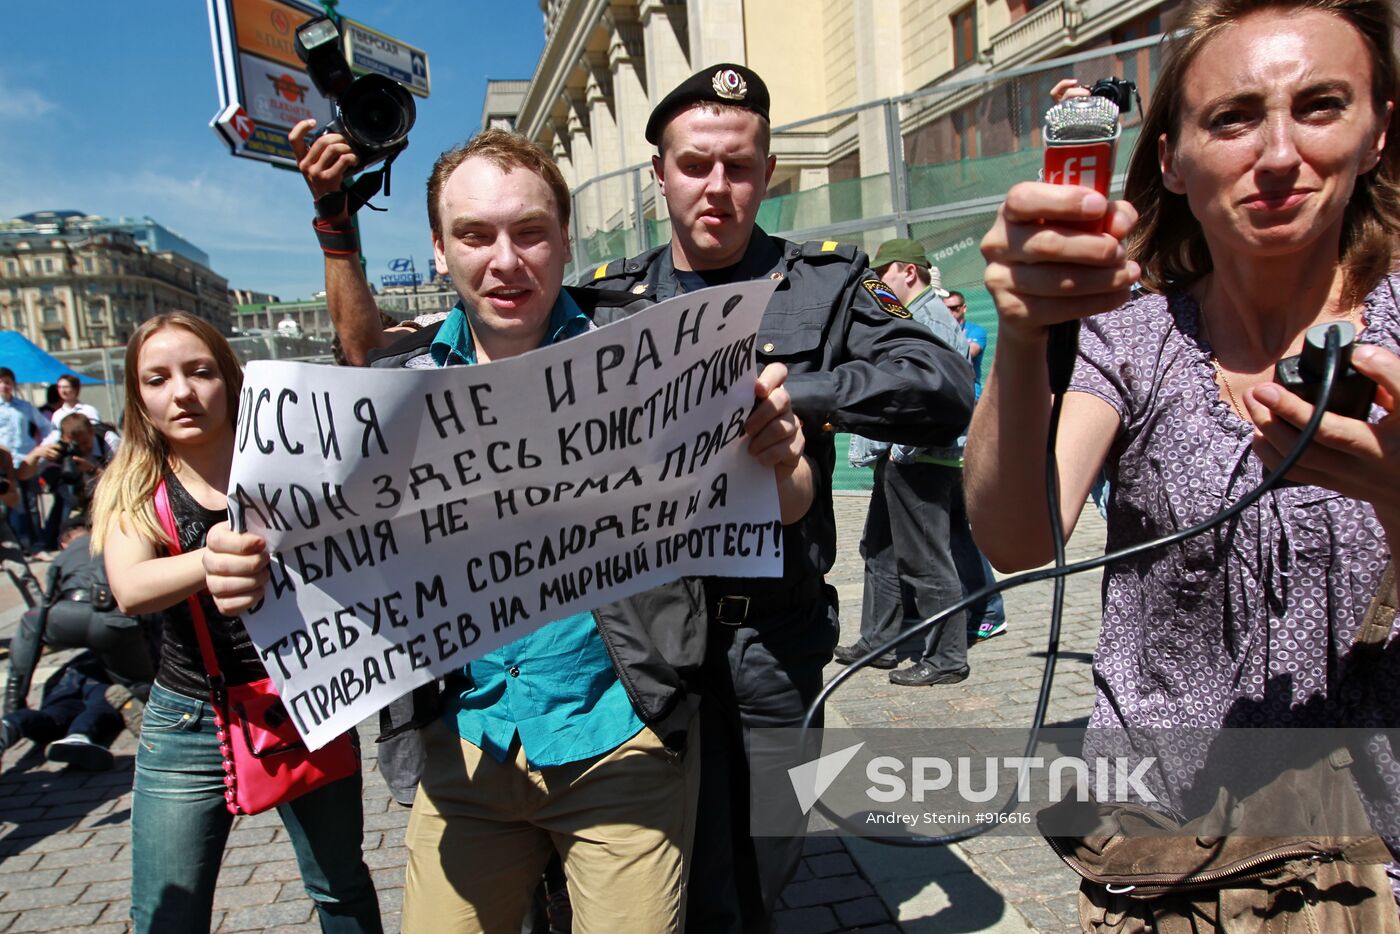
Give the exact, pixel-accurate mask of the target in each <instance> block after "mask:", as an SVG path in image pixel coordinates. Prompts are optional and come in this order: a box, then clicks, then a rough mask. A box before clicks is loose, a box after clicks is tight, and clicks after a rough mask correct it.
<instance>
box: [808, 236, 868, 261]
mask: <svg viewBox="0 0 1400 934" xmlns="http://www.w3.org/2000/svg"><path fill="white" fill-rule="evenodd" d="M802 258H803V259H809V260H810V259H815V260H822V259H839V260H843V261H845V262H847V263H850V262H853V261H854V260H855V258H856V248H855V247H854V246H852V245H851V244H849V243H837V242H836V241H835V240H808V241H807V242H806V243H804V244H802Z"/></svg>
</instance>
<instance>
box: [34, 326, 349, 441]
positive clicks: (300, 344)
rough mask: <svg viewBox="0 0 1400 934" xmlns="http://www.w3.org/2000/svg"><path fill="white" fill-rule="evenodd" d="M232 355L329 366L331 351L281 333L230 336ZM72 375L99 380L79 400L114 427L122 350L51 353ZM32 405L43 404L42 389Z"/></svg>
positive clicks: (121, 400) (122, 400)
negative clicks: (92, 407) (91, 406)
mask: <svg viewBox="0 0 1400 934" xmlns="http://www.w3.org/2000/svg"><path fill="white" fill-rule="evenodd" d="M229 344H231V345H232V346H233V352H234V353H235V354H237V355H238V359H239V360H242V361H243V362H244V363H251V362H252V361H254V360H304V361H306V362H308V363H330V362H331V348H330V344H329V343H327V342H326V341H322V340H315V339H313V338H309V337H289V336H286V335H283V334H266V335H260V336H244V337H230V338H229ZM53 356H54V357H55V358H57V359H58V360H60V361H61V362H62V363H63V364H64V365H65V366H67V367H68V368H69V369H70V370H71V371H72V372H74V373H77V374H79V375H82V376H88V377H91V378H92V379H94V380H101V381H102V382H101V383H100V384H99V385H95V386H85V387H83V401H84V402H86V403H88V404H89V405H93V406H96V407H97V411H98V412H100V413H101V414H102V417H103V418H104V419H106V420H107V421H109V422H111V423H112V424H114V425H115V424H116V423H117V420H118V419H119V418H120V417H121V414H122V410H123V408H124V407H125V405H126V386H125V380H126V348H125V347H101V348H97V349H94V350H65V351H59V352H58V353H55V354H53ZM31 401H33V402H35V403H36V404H37V403H39V402H42V401H43V393H42V390H40V391H39V392H38V398H32V399H31Z"/></svg>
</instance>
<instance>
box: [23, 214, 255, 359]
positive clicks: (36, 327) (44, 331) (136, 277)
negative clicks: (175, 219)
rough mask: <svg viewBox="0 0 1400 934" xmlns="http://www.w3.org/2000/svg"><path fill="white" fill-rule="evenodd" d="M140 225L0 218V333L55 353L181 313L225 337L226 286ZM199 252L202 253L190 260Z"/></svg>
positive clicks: (112, 341)
mask: <svg viewBox="0 0 1400 934" xmlns="http://www.w3.org/2000/svg"><path fill="white" fill-rule="evenodd" d="M161 233H164V234H166V235H168V236H167V237H166V238H165V242H167V243H174V241H173V240H170V239H169V238H171V237H174V238H175V240H178V241H179V244H184V245H187V243H186V241H183V240H180V239H179V238H178V237H176V236H175V235H173V234H170V233H169V232H168V231H164V229H163V228H160V227H159V225H158V224H156V223H155V222H154V221H151V220H149V219H145V220H144V221H139V222H135V221H128V220H125V219H121V220H117V221H109V220H107V219H106V218H102V217H96V216H93V215H85V214H82V213H80V212H77V211H46V212H40V213H36V214H27V215H24V216H23V217H19V218H15V219H13V220H9V221H0V328H3V329H4V330H14V331H19V332H20V333H22V334H24V335H25V337H27V338H28V339H29V340H30V341H32V342H33V343H35V344H36V345H38V346H39V347H41V348H43V349H44V350H46V351H48V352H50V353H54V352H59V351H67V350H82V349H88V348H96V347H105V346H112V345H121V344H124V343H126V341H127V339H128V338H129V337H130V336H131V333H132V332H133V331H134V330H136V328H137V326H139V325H140V323H141V322H142V321H144V320H146V319H147V318H149V317H151V316H152V315H155V314H159V313H161V312H167V311H176V310H180V311H188V312H191V313H193V314H195V315H197V316H199V317H201V318H204V319H205V320H207V321H209V322H210V323H212V324H213V325H214V326H215V327H217V328H218V329H219V330H220V331H221V332H222V333H225V334H227V333H229V330H230V327H231V315H232V305H231V304H230V302H229V295H228V282H227V280H225V279H224V278H223V277H222V276H220V275H219V274H218V273H215V272H214V271H213V270H211V269H210V268H209V267H208V265H206V264H205V263H202V262H199V261H198V260H196V259H193V258H191V257H190V256H189V255H186V254H187V253H189V252H190V251H191V250H192V249H195V248H190V249H176V248H175V247H173V246H172V247H171V248H170V249H162V250H158V251H153V250H152V249H150V248H149V247H148V246H146V245H145V244H146V243H162V242H163V241H161V240H158V239H153V238H154V237H156V236H157V235H158V234H161ZM199 255H203V254H199Z"/></svg>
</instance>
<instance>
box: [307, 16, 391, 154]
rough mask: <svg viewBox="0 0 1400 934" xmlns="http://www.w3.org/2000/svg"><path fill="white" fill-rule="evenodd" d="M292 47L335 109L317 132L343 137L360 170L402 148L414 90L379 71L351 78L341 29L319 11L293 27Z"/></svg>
mask: <svg viewBox="0 0 1400 934" xmlns="http://www.w3.org/2000/svg"><path fill="white" fill-rule="evenodd" d="M296 49H297V56H298V57H299V58H300V59H301V60H302V61H303V62H305V63H306V73H307V74H308V75H310V76H311V83H312V84H314V85H316V90H317V91H319V92H320V93H321V96H322V97H324V98H325V99H326V100H328V101H330V102H331V108H332V110H333V111H334V113H335V119H334V120H332V121H331V122H330V123H328V124H327V125H326V126H325V127H324V128H323V129H321V130H320V132H318V133H317V134H316V135H318V136H319V135H320V134H321V133H339V134H340V135H341V136H344V137H345V141H346V142H347V143H349V144H350V149H351V151H352V152H354V153H355V157H356V158H357V159H359V161H360V164H359V169H361V170H363V169H366V168H368V167H369V166H371V165H373V164H374V163H376V162H379V161H381V160H384V159H392V158H393V157H394V156H396V155H398V154H399V153H400V152H402V151H403V148H404V147H405V146H407V145H408V131H409V130H411V129H413V122H414V120H416V119H417V117H418V108H417V107H416V105H414V103H413V95H411V94H409V93H408V91H407V90H405V89H404V87H403V85H401V84H399V83H398V82H397V81H394V80H393V79H392V78H386V77H384V76H383V75H360V76H359V77H358V78H357V77H355V74H354V72H352V71H351V70H350V63H349V62H348V61H347V60H346V58H345V50H344V47H343V46H342V44H341V37H340V29H339V28H337V26H336V24H335V23H334V22H333V21H331V19H330V18H329V17H325V16H318V17H316V18H315V19H313V20H308V21H307V22H306V23H305V24H303V25H302V26H301V27H300V28H299V29H297V36H296Z"/></svg>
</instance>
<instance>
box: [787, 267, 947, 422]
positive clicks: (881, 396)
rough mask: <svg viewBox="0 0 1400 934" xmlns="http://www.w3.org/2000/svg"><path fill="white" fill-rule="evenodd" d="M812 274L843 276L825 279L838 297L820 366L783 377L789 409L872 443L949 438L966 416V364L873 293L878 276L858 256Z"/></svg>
mask: <svg viewBox="0 0 1400 934" xmlns="http://www.w3.org/2000/svg"><path fill="white" fill-rule="evenodd" d="M818 271H819V273H820V275H819V276H818V277H817V278H818V280H820V279H823V278H825V279H832V278H833V277H834V276H835V275H838V274H840V273H842V272H844V273H845V275H844V279H843V281H839V282H833V283H832V285H833V286H835V289H836V291H837V299H836V305H835V307H834V308H832V309H831V331H830V332H829V333H828V335H827V341H826V343H827V347H828V350H829V353H830V354H831V358H830V359H829V360H828V361H827V362H828V365H827V366H825V367H823V368H822V369H820V370H817V371H809V372H803V373H798V374H795V375H793V376H791V377H790V378H789V380H788V383H787V387H788V392H789V394H790V395H791V396H792V402H793V409H794V411H796V412H797V413H798V415H800V416H801V417H802V419H803V421H804V422H806V423H807V424H808V425H810V426H814V427H827V426H830V429H831V430H839V431H850V432H853V433H855V434H859V435H863V436H864V437H867V438H873V439H875V440H878V441H890V442H895V443H899V444H911V445H919V446H928V445H946V444H951V443H952V442H954V441H956V440H957V438H958V436H959V435H961V434H962V433H963V432H965V431H966V430H967V424H968V422H969V421H970V420H971V418H972V402H973V390H972V382H973V380H972V366H971V364H970V363H968V361H967V360H966V359H964V358H963V356H962V355H961V354H959V353H957V352H956V351H954V350H952V349H951V348H949V347H947V346H945V345H944V344H942V343H941V342H940V341H938V339H937V338H935V337H934V336H933V335H932V334H931V333H929V330H928V329H927V328H925V327H923V326H922V325H920V324H918V323H917V322H915V321H914V320H913V319H912V318H911V317H910V316H909V312H908V311H907V310H906V309H904V308H903V307H902V306H900V305H898V304H897V303H894V304H888V303H886V302H882V301H881V300H880V299H878V298H877V297H876V290H875V288H873V287H871V286H867V285H865V283H867V282H871V283H873V284H874V285H876V286H878V285H879V279H878V278H877V277H876V276H875V274H874V273H873V272H871V271H870V268H869V266H868V265H867V264H866V262H865V256H864V254H857V261H856V262H853V263H850V264H845V263H842V264H829V265H825V266H822V267H818ZM794 273H796V270H794ZM828 294H830V293H828Z"/></svg>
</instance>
